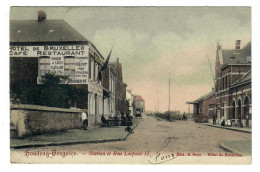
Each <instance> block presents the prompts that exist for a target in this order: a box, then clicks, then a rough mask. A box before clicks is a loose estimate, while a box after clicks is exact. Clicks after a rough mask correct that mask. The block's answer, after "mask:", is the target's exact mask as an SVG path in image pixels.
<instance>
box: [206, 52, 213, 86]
mask: <svg viewBox="0 0 260 172" xmlns="http://www.w3.org/2000/svg"><path fill="white" fill-rule="evenodd" d="M207 58H208V62H209V67H210V71H211V75H212V79H213V83H214V87H215V79H214V75H213V72H212V68H211V64H210V61H209V57H208V55H207Z"/></svg>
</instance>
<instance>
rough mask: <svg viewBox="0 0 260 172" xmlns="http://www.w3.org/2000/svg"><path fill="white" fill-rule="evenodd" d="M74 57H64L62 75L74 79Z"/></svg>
mask: <svg viewBox="0 0 260 172" xmlns="http://www.w3.org/2000/svg"><path fill="white" fill-rule="evenodd" d="M75 68H76V66H75V57H73V56H66V57H64V75H66V76H71V77H75Z"/></svg>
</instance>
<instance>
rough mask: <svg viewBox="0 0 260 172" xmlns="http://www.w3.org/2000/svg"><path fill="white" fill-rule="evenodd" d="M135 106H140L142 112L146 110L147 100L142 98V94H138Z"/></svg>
mask: <svg viewBox="0 0 260 172" xmlns="http://www.w3.org/2000/svg"><path fill="white" fill-rule="evenodd" d="M135 107H136V109H137V108H139V109H140V111H141V113H144V112H145V100H144V99H143V98H142V96H140V95H136V99H135Z"/></svg>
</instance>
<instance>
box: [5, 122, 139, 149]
mask: <svg viewBox="0 0 260 172" xmlns="http://www.w3.org/2000/svg"><path fill="white" fill-rule="evenodd" d="M138 123H139V120H133V125H132V126H131V128H135V127H136V126H137V125H138ZM125 128H126V126H119V127H100V128H91V129H88V130H83V129H74V130H67V131H64V132H56V133H53V134H42V135H36V136H31V137H26V138H24V139H11V140H10V148H14V149H21V148H28V147H41V146H58V145H71V144H83V143H102V142H115V141H124V140H125V139H126V138H127V136H128V135H129V134H130V133H128V132H126V131H125Z"/></svg>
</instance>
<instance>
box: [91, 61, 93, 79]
mask: <svg viewBox="0 0 260 172" xmlns="http://www.w3.org/2000/svg"><path fill="white" fill-rule="evenodd" d="M91 80H92V81H94V60H93V59H91Z"/></svg>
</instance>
